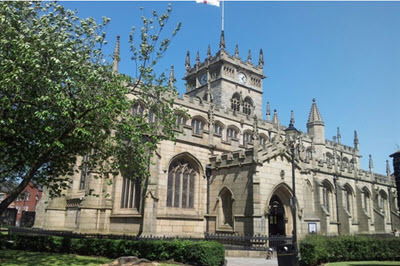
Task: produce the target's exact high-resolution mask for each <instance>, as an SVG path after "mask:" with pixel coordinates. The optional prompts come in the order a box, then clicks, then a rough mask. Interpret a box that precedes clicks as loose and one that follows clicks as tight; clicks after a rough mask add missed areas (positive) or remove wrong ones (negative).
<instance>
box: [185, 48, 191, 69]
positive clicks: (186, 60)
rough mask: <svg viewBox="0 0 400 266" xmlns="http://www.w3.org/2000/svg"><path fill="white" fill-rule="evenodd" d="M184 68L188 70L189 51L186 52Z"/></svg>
mask: <svg viewBox="0 0 400 266" xmlns="http://www.w3.org/2000/svg"><path fill="white" fill-rule="evenodd" d="M185 68H186V71H189V70H190V52H189V51H187V52H186V58H185Z"/></svg>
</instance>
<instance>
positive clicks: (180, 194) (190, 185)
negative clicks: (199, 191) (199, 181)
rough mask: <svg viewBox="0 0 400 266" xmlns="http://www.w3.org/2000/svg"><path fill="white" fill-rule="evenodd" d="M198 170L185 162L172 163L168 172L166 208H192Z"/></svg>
mask: <svg viewBox="0 0 400 266" xmlns="http://www.w3.org/2000/svg"><path fill="white" fill-rule="evenodd" d="M197 176H198V170H197V168H196V167H194V166H193V165H192V164H191V163H189V162H188V161H185V160H177V161H176V162H174V163H172V164H171V166H170V168H169V172H168V185H167V207H175V208H194V195H195V191H194V190H195V182H196V177H197Z"/></svg>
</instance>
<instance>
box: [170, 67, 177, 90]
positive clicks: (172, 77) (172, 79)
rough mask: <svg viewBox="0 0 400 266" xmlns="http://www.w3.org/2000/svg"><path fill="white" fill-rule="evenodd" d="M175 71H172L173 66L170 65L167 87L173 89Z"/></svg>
mask: <svg viewBox="0 0 400 266" xmlns="http://www.w3.org/2000/svg"><path fill="white" fill-rule="evenodd" d="M175 81H176V79H175V71H174V65H171V70H170V72H169V87H170V88H173V87H174V84H175Z"/></svg>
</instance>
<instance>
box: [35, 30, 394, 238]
mask: <svg viewBox="0 0 400 266" xmlns="http://www.w3.org/2000/svg"><path fill="white" fill-rule="evenodd" d="M116 53H117V54H118V53H119V44H117V48H116ZM115 64H117V62H116V63H115ZM185 66H186V75H185V77H184V80H185V81H186V84H187V85H186V93H185V94H184V95H183V96H182V97H180V98H177V99H176V101H175V104H176V106H179V107H180V108H183V109H186V110H187V113H188V114H189V115H190V116H183V115H178V117H177V128H176V130H177V131H178V132H179V135H178V137H177V140H176V141H175V142H173V141H164V142H162V143H160V145H159V147H158V150H157V151H156V154H155V155H154V158H153V161H154V163H153V164H151V165H150V171H151V177H150V180H149V183H148V187H147V190H146V191H145V192H144V191H143V189H142V187H141V186H140V184H139V183H138V182H134V181H131V180H129V179H126V178H123V177H122V176H118V177H116V178H115V180H114V182H113V184H112V185H108V184H106V183H105V182H104V180H102V179H96V178H92V176H91V174H90V173H87V171H84V169H83V170H82V171H81V173H79V174H76V176H75V177H74V179H73V183H72V185H71V187H70V188H69V189H68V191H66V196H65V197H60V198H55V199H51V200H50V199H48V198H46V196H45V197H44V198H43V200H42V201H41V203H40V206H39V207H38V214H37V221H36V224H35V226H36V227H41V228H46V229H62V230H72V231H76V232H98V233H110V234H143V235H150V234H151V235H173V236H203V235H204V233H205V232H210V233H236V234H241V235H243V234H246V235H255V234H263V235H286V236H291V235H292V233H293V218H292V212H291V210H292V208H291V204H292V200H291V199H292V195H293V190H292V185H291V184H292V164H291V153H290V149H289V147H288V142H287V141H286V137H285V131H284V130H285V129H286V127H285V126H284V125H281V124H280V122H279V118H278V114H277V112H276V111H274V112H273V114H272V118H271V112H270V107H269V104H267V113H266V119H265V120H264V119H262V117H263V115H262V111H261V110H262V96H263V80H264V79H265V78H266V76H265V75H264V73H263V66H264V59H263V52H262V50H260V54H259V58H258V63H257V64H254V63H253V60H252V58H251V53H250V51H249V55H248V57H247V59H246V60H245V61H244V60H242V59H241V58H240V57H239V52H238V48H237V47H236V49H235V52H234V54H229V53H228V51H227V50H226V49H225V39H224V34H223V32H222V33H221V37H220V44H219V51H218V52H217V53H216V54H215V55H213V54H212V53H211V51H210V48H209V50H208V52H207V57H206V58H205V59H204V60H203V61H201V60H200V57H199V55H198V54H197V57H196V60H195V63H194V64H192V63H191V61H190V56H189V52H188V53H187V55H186V61H185ZM116 67H117V66H116ZM171 79H174V77H173V72H172V73H171ZM143 109H144V108H143V107H142V106H134V108H133V115H138V114H140V113H142V112H143ZM292 122H294V119H293V118H292ZM324 130H325V121H324V120H323V118H322V116H321V113H320V111H319V109H318V106H317V103H316V101H315V100H313V101H312V103H311V108H310V113H309V117H308V122H307V132H306V133H303V132H302V133H301V134H300V137H299V139H298V140H297V148H296V156H295V163H294V166H295V176H296V179H295V182H296V183H295V184H296V186H295V187H296V191H295V193H296V196H297V203H296V204H297V205H296V206H297V212H296V215H295V217H296V219H297V230H298V234H299V237H303V236H304V235H306V234H308V233H317V234H326V235H336V234H359V233H371V234H375V233H390V232H392V231H393V230H394V229H397V230H399V228H400V227H399V225H400V216H399V210H398V205H397V202H396V198H397V192H396V187H395V182H394V177H393V176H392V175H391V174H390V169H389V167H388V170H387V173H386V175H380V174H376V173H374V172H373V171H372V170H373V166H372V159H371V158H370V167H369V170H362V169H361V168H360V158H361V156H360V154H359V143H358V138H357V132H355V134H354V146H353V147H350V146H346V145H343V144H342V143H341V138H340V132H339V131H338V134H337V136H336V138H334V139H333V140H328V139H326V136H325V133H324ZM79 163H81V162H80V161H79V160H78V164H79ZM89 190H93V191H94V192H95V193H97V194H100V196H99V197H93V196H85V195H87V192H88V191H89ZM105 194H109V195H110V197H106V196H105Z"/></svg>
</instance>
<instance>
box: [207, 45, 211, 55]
mask: <svg viewBox="0 0 400 266" xmlns="http://www.w3.org/2000/svg"><path fill="white" fill-rule="evenodd" d="M207 57H208V58H211V46H210V45H208V49H207Z"/></svg>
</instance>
